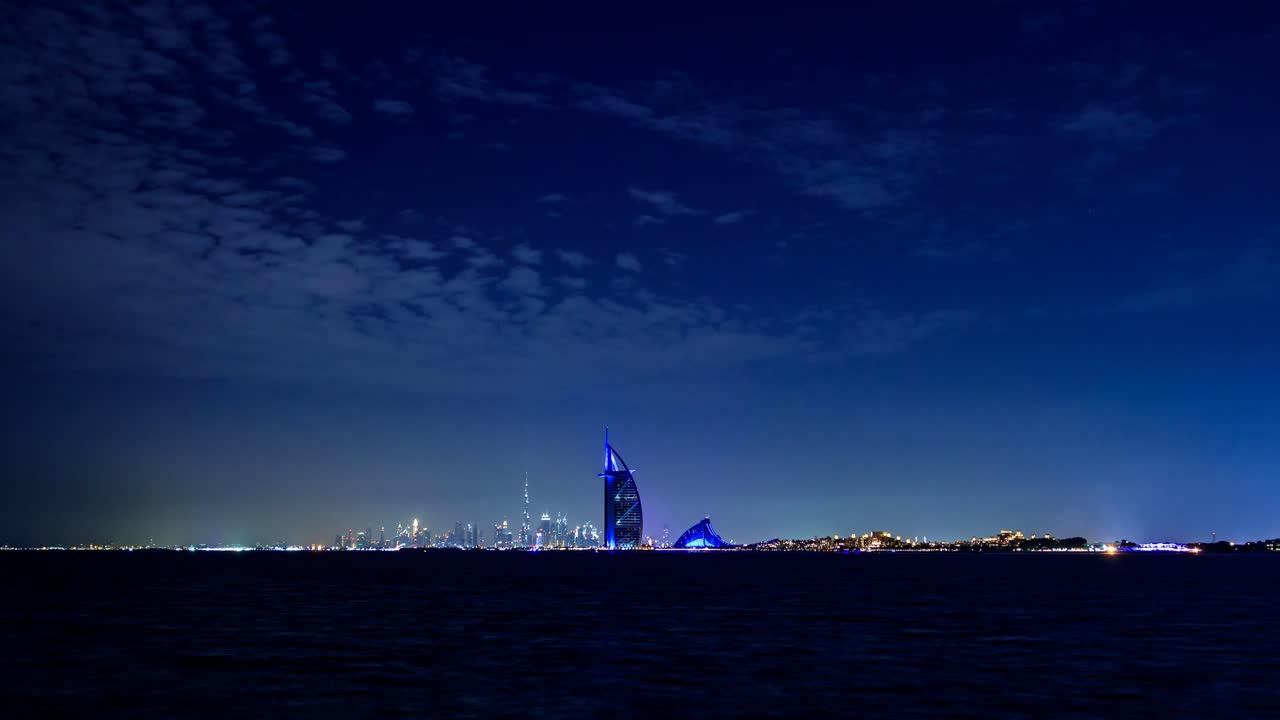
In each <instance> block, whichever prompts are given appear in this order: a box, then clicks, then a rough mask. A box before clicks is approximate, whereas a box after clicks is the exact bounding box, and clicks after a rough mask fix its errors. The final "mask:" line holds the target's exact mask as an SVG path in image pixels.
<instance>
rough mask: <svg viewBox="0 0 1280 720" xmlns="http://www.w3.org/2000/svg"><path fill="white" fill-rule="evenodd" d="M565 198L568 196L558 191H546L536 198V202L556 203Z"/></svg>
mask: <svg viewBox="0 0 1280 720" xmlns="http://www.w3.org/2000/svg"><path fill="white" fill-rule="evenodd" d="M567 199H568V198H566V197H565V196H564V195H562V194H560V193H547V194H546V195H543V196H542V197H540V198H538V202H540V203H542V204H544V205H558V204H560V203H562V202H564V201H565V200H567Z"/></svg>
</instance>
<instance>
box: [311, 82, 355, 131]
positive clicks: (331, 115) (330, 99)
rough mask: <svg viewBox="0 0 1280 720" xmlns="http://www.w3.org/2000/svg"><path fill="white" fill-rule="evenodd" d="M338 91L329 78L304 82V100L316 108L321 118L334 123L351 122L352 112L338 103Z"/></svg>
mask: <svg viewBox="0 0 1280 720" xmlns="http://www.w3.org/2000/svg"><path fill="white" fill-rule="evenodd" d="M337 97H338V91H337V90H336V89H335V88H334V87H333V84H332V83H330V82H329V81H328V80H307V81H305V82H303V83H302V101H303V102H304V103H306V104H307V105H310V106H311V108H312V109H313V110H315V113H316V115H317V116H318V117H319V118H320V119H321V120H327V121H328V122H330V123H332V124H334V125H346V124H347V123H349V122H351V113H349V112H347V109H346V108H344V107H342V106H341V105H339V104H338V102H337V99H336V98H337Z"/></svg>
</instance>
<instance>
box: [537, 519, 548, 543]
mask: <svg viewBox="0 0 1280 720" xmlns="http://www.w3.org/2000/svg"><path fill="white" fill-rule="evenodd" d="M538 537H539V538H541V542H539V543H538V546H539V547H548V546H550V545H551V515H550V514H549V513H545V512H544V513H542V520H541V521H539V523H538Z"/></svg>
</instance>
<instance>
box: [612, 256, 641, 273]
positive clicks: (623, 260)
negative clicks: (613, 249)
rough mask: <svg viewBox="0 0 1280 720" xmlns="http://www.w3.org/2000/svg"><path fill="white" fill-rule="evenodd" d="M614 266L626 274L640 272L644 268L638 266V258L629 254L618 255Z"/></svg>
mask: <svg viewBox="0 0 1280 720" xmlns="http://www.w3.org/2000/svg"><path fill="white" fill-rule="evenodd" d="M614 264H616V265H617V266H618V267H619V268H621V269H623V270H626V271H627V272H636V273H638V272H640V271H641V270H644V266H643V265H641V264H640V258H638V257H636V256H635V255H632V254H631V253H618V257H617V258H615V259H614Z"/></svg>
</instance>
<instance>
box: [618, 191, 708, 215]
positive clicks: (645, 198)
mask: <svg viewBox="0 0 1280 720" xmlns="http://www.w3.org/2000/svg"><path fill="white" fill-rule="evenodd" d="M627 194H628V195H630V196H631V199H632V200H635V201H637V202H640V203H644V204H647V205H649V206H651V207H652V208H653V209H654V210H656V211H658V212H659V213H661V214H662V215H668V216H674V215H697V214H698V211H697V210H694V209H693V208H691V207H689V206H688V205H685V204H684V203H682V202H680V201H679V200H678V199H677V198H676V195H675V193H672V192H666V191H661V190H643V189H641V188H638V187H631V188H628V189H627Z"/></svg>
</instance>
